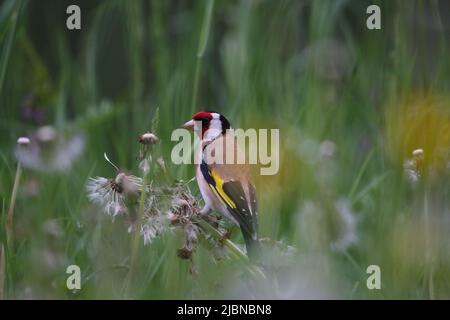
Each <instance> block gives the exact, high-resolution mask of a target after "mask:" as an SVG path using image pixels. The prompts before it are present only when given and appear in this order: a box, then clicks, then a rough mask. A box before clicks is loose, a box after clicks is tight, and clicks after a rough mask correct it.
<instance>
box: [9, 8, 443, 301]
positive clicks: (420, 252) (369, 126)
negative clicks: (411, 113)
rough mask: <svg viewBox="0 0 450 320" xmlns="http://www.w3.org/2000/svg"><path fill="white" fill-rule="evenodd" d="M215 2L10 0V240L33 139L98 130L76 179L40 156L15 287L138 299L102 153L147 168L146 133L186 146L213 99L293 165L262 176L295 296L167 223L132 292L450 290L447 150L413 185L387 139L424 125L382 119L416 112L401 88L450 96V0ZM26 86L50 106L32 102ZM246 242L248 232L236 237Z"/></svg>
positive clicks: (178, 173) (180, 170)
mask: <svg viewBox="0 0 450 320" xmlns="http://www.w3.org/2000/svg"><path fill="white" fill-rule="evenodd" d="M208 3H211V2H210V1H207V0H202V1H156V0H154V1H141V0H132V1H119V0H102V1H100V0H97V1H88V0H84V1H65V0H64V1H56V0H43V1H26V0H25V1H20V0H4V1H3V2H2V3H1V4H0V45H1V48H0V50H1V51H0V54H1V56H0V57H1V59H0V163H1V164H0V204H1V213H2V215H1V217H2V218H1V220H0V221H1V228H0V242H2V243H3V244H5V240H6V235H5V230H4V228H3V226H4V225H5V216H6V212H7V209H8V207H9V204H10V199H11V190H12V187H13V182H14V175H15V169H16V165H17V160H16V158H15V156H14V149H15V145H16V141H17V138H18V137H19V136H23V135H30V134H31V133H32V132H34V131H35V130H36V129H37V128H38V127H39V126H42V125H52V126H54V127H55V128H57V130H60V131H63V132H65V133H67V134H72V133H83V134H84V139H85V142H86V146H85V149H84V153H83V155H82V157H80V158H79V159H77V160H76V161H75V162H74V163H73V166H72V168H71V170H67V171H66V172H64V173H63V174H61V173H41V172H36V171H33V170H27V169H26V168H25V169H24V172H23V176H22V179H21V185H20V188H19V194H18V199H17V203H16V208H15V212H14V225H15V226H14V230H15V241H14V247H13V248H10V249H8V250H6V254H5V257H3V261H4V262H5V266H6V267H5V271H4V272H3V273H2V272H0V273H2V274H0V277H3V278H4V280H5V291H4V292H5V293H4V294H5V297H8V298H63V299H64V298H69V299H72V298H81V299H98V298H124V296H123V295H122V290H121V289H122V285H123V282H124V279H125V277H126V274H127V268H128V266H129V258H130V247H131V236H130V235H129V234H128V233H127V230H126V225H125V223H124V221H125V220H126V218H117V219H116V220H115V222H114V223H111V221H110V219H109V218H108V217H105V216H104V215H103V214H102V213H101V212H100V210H99V208H97V207H95V206H94V205H92V204H90V203H88V201H87V199H86V192H85V187H84V186H85V183H86V180H87V178H88V177H89V176H92V175H103V176H106V177H110V176H113V175H114V170H113V169H112V168H111V166H110V165H108V164H107V163H106V162H105V161H104V160H103V153H104V152H106V153H107V154H108V156H109V157H110V158H111V159H113V161H114V162H115V163H116V164H117V165H118V166H119V167H121V168H123V169H126V170H130V171H134V172H138V171H137V161H136V156H137V154H138V149H139V144H138V143H137V136H138V135H139V134H141V133H143V132H145V131H147V130H150V129H152V130H154V131H155V132H156V134H157V135H158V136H159V137H160V148H161V150H160V151H158V152H160V153H161V154H162V155H164V156H165V158H166V159H170V151H171V148H172V146H173V142H171V141H170V134H171V132H172V130H173V129H174V128H177V127H178V126H180V125H181V124H182V123H184V122H185V121H186V120H187V119H189V118H190V117H191V115H192V114H193V113H194V112H195V111H199V110H205V109H206V110H210V109H213V110H217V111H219V112H222V113H224V114H225V115H226V116H227V118H228V119H230V121H231V122H232V124H233V126H234V127H242V128H249V127H256V128H280V137H281V140H282V141H281V149H280V150H281V153H280V161H281V164H280V172H279V173H278V174H277V175H275V176H263V177H256V182H257V190H258V196H259V202H260V204H259V206H260V233H261V236H262V237H267V238H270V239H274V240H283V241H285V242H286V243H288V244H290V245H292V246H294V247H296V249H297V254H296V255H295V257H291V258H289V259H292V260H289V261H290V262H289V265H288V267H287V268H288V269H287V270H288V272H287V273H286V275H287V277H288V278H287V279H279V281H280V283H279V291H280V292H275V291H273V290H272V289H271V288H269V287H267V288H263V289H262V290H260V291H257V292H253V294H251V290H249V291H250V293H248V290H247V291H246V290H244V289H243V288H241V286H239V281H240V279H242V278H245V274H244V273H243V272H244V271H243V270H241V268H240V266H239V265H238V264H234V263H232V262H230V261H227V260H223V261H219V262H218V263H216V262H213V261H212V259H211V257H210V253H209V251H208V249H207V248H203V247H201V248H200V249H199V250H198V252H197V253H196V255H195V257H194V266H195V269H196V273H195V274H191V273H190V272H189V269H190V268H191V266H190V264H189V263H188V262H186V261H183V260H180V259H179V258H178V257H177V256H176V248H178V247H179V246H180V241H181V240H180V238H179V237H178V238H177V237H171V236H164V237H162V238H161V239H159V240H157V241H155V242H154V243H152V244H151V245H150V246H146V247H144V246H143V243H141V246H140V247H139V257H138V262H137V263H138V265H137V268H136V274H135V276H134V279H135V282H134V283H133V286H132V290H131V291H132V294H131V296H129V297H131V298H146V299H172V298H239V297H253V296H256V297H269V298H270V297H281V298H328V297H337V298H345V299H350V298H374V299H382V298H410V299H422V298H449V297H450V278H449V277H448V274H449V272H450V251H449V249H450V247H449V244H448V233H449V229H450V219H449V217H450V208H449V204H450V202H449V195H450V194H449V184H448V178H449V174H448V171H449V169H448V164H447V167H445V166H444V167H445V168H446V169H444V171H443V172H439V174H437V175H436V176H437V177H436V178H434V179H431V178H430V179H429V180H426V181H421V182H420V183H419V186H412V185H411V183H409V182H408V180H407V179H405V176H404V170H403V160H406V159H402V158H400V159H399V157H397V156H393V155H392V154H391V150H392V148H396V146H397V145H394V146H392V145H390V144H389V143H390V141H391V139H392V137H391V136H389V134H392V132H395V134H396V135H397V136H396V139H395V141H398V143H399V144H401V143H402V141H403V139H402V134H404V135H405V136H408V135H410V132H398V131H395V130H394V131H392V130H386V123H388V124H389V126H390V127H389V126H388V127H389V128H392V127H395V126H396V125H395V124H396V121H399V122H400V121H401V120H402V116H403V115H402V113H400V112H397V113H395V112H393V113H390V112H387V111H389V110H390V109H389V108H395V106H396V105H397V104H401V103H400V101H404V100H403V99H404V98H405V97H411V96H416V95H417V96H422V95H425V96H436V97H445V96H446V95H448V94H449V93H448V88H449V87H450V59H449V50H448V49H449V48H448V39H449V35H450V32H449V30H450V16H449V12H450V11H449V10H448V9H449V5H450V3H448V2H446V1H420V0H417V1H409V0H397V1H388V0H386V1H380V0H379V1H368V0H367V1H366V0H362V1H359V0H358V1H349V0H333V1H332V0H317V1H309V0H304V1H302V0H295V1H294V0H292V1H290V0H283V1H269V0H247V1H246V0H242V1H219V0H216V1H215V3H214V5H213V6H211V10H212V11H211V21H210V25H209V27H207V26H205V20H207V19H205V12H207V10H208V9H207V7H208ZM372 3H375V4H378V5H379V6H380V8H381V12H382V30H368V29H367V28H366V18H367V14H366V8H367V6H368V5H369V4H372ZM70 4H77V5H79V6H80V8H81V12H82V29H81V30H73V31H69V30H67V29H66V23H65V21H66V18H67V14H66V13H65V11H66V10H65V9H66V7H67V6H68V5H70ZM205 28H207V30H205ZM207 31H209V32H207ZM202 34H206V36H207V39H208V41H207V44H206V47H205V49H204V52H203V50H202V47H203V44H204V43H203V42H201V35H202ZM202 52H203V55H202V56H201V59H200V58H199V57H198V53H202ZM196 70H197V71H196ZM197 72H198V73H197ZM196 74H197V75H196ZM197 77H198V86H197V94H196V95H197V96H195V93H194V90H195V86H196V85H195V83H197V81H196V79H197ZM26 97H33V99H32V106H33V108H34V109H33V110H35V113H36V114H37V113H39V112H40V113H39V114H41V115H42V117H37V116H36V115H35V113H32V114H33V115H35V116H34V117H33V116H32V117H30V116H26V115H25V114H24V112H25V111H24V110H25V109H26V107H27V105H26V101H27V100H26ZM418 101H419V104H420V101H421V100H420V99H419V100H418ZM442 101H443V102H440V103H439V110H440V111H439V112H441V113H439V116H438V117H439V118H441V119H443V121H442V124H441V125H442V126H443V128H442V130H443V131H444V132H445V131H446V130H447V132H448V126H449V120H448V114H449V107H450V106H449V105H448V102H447V101H448V100H445V99H443V100H442ZM402 107H403V105H402ZM36 110H37V111H36ZM156 110H159V112H158V113H157V112H156ZM401 110H402V112H403V109H401ZM419 110H420V106H419ZM404 112H408V108H406V111H404ZM156 114H158V117H159V120H158V121H155V122H157V125H153V126H152V119H153V118H154V117H155V115H156ZM418 115H419V116H420V112H419V113H418ZM400 127H401V128H408V126H400ZM435 129H436V128H435V127H434V126H433V124H432V123H428V124H426V123H425V124H423V126H422V127H420V130H421V132H419V133H417V132H416V134H418V135H421V134H422V133H423V134H424V135H425V136H429V137H433V139H434V140H433V143H439V141H441V140H440V139H439V137H440V136H439V134H438V133H437V132H436V131H435ZM440 132H442V131H440ZM408 141H409V144H408V147H411V141H410V140H408ZM448 141H449V140H448V139H447V140H446V139H442V144H443V145H442V148H444V149H445V148H447V149H446V150H449V148H450V146H449V145H448ZM396 143H397V142H396ZM422 143H423V144H425V145H417V146H413V147H414V148H423V149H424V151H425V155H426V154H427V145H426V144H427V140H426V139H425V142H423V141H422ZM412 144H414V143H412ZM387 146H389V148H388V147H387ZM397 147H398V148H399V150H400V149H402V146H400V145H398V146H397ZM402 150H403V149H402ZM412 151H413V150H409V149H408V150H407V152H412ZM447 155H448V154H447ZM446 161H448V157H447V159H446ZM166 165H167V166H168V168H169V171H170V172H171V175H172V176H173V177H174V178H177V179H183V180H188V179H190V178H191V177H192V176H193V175H194V171H193V167H192V166H175V165H173V164H171V163H170V161H166ZM430 170H433V169H430ZM339 201H341V202H339ZM336 203H346V205H345V206H346V207H345V209H342V208H341V209H339V208H340V207H339V206H338V205H336ZM339 210H341V211H339ZM342 210H344V211H345V210H349V211H350V212H349V213H348V214H349V215H351V216H352V217H353V218H350V219H354V222H355V230H354V232H355V235H356V241H353V243H352V244H351V245H350V246H349V247H348V248H345V249H343V250H336V249H333V246H332V245H331V243H333V241H335V240H336V239H335V238H336V237H339V236H340V232H341V233H342V232H347V231H348V230H346V229H345V228H344V229H343V230H341V229H342V228H340V225H339V223H338V222H336V221H337V219H338V218H339V214H342ZM339 212H341V213H339ZM425 213H426V214H425ZM348 232H350V231H348ZM233 239H234V240H236V241H237V242H240V241H241V239H240V236H239V235H237V234H236V235H234V236H233ZM274 259H275V258H274ZM70 264H77V265H79V266H80V268H81V270H82V277H83V278H82V290H80V291H77V292H70V291H69V290H67V288H66V286H65V284H66V277H67V274H66V273H65V270H66V267H67V266H68V265H70ZM372 264H375V265H379V266H380V268H381V272H382V289H381V290H368V289H367V287H366V279H367V277H368V275H367V274H366V268H367V266H369V265H372ZM1 270H2V268H1V267H0V271H1ZM0 283H1V282H0Z"/></svg>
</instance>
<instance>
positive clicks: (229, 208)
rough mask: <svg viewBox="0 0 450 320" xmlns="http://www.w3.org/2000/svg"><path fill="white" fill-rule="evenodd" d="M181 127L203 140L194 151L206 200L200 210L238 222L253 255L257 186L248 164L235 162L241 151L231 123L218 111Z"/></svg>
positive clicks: (201, 116)
mask: <svg viewBox="0 0 450 320" xmlns="http://www.w3.org/2000/svg"><path fill="white" fill-rule="evenodd" d="M200 126H201V130H199V129H200ZM182 127H183V128H186V129H190V130H195V131H197V133H198V135H199V138H200V141H201V143H200V144H199V146H198V148H197V150H196V154H195V157H196V161H195V163H196V173H195V175H196V179H197V183H198V186H199V189H200V192H201V194H202V197H203V200H204V202H205V206H204V207H203V209H202V210H201V213H202V214H207V213H209V212H210V211H211V210H215V211H218V212H219V213H221V214H223V215H224V216H225V217H226V218H228V219H229V220H231V221H232V222H233V223H235V224H236V225H238V226H239V227H240V229H241V232H242V235H243V238H244V241H245V245H246V247H247V253H248V255H249V256H250V257H253V256H254V255H255V254H256V251H257V250H258V248H259V242H258V219H257V216H258V213H257V201H256V189H255V186H254V184H253V182H252V177H251V174H250V170H249V166H248V165H246V164H237V163H236V162H237V161H236V159H237V155H238V152H241V151H240V149H239V147H238V146H237V140H236V137H235V136H234V135H233V133H232V132H230V130H228V129H231V127H230V123H229V122H228V120H227V119H226V118H225V117H224V116H223V115H221V114H219V113H217V112H198V113H196V114H195V115H194V116H193V117H192V119H191V120H190V121H188V122H186V123H185V124H184V125H183V126H182ZM227 141H228V143H227ZM229 142H232V143H229ZM230 152H233V154H232V155H230V154H229V153H230ZM227 155H228V158H227ZM230 160H231V161H230ZM230 162H231V163H230Z"/></svg>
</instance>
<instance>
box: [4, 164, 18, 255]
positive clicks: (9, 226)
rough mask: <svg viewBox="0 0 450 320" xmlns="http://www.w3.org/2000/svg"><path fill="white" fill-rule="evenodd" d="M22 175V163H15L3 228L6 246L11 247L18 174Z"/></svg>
mask: <svg viewBox="0 0 450 320" xmlns="http://www.w3.org/2000/svg"><path fill="white" fill-rule="evenodd" d="M21 175H22V165H21V164H20V162H18V163H17V170H16V176H15V178H14V185H13V190H12V194H11V201H10V203H9V208H8V213H7V216H6V223H5V229H6V242H7V246H8V248H12V241H13V215H14V208H15V205H16V198H17V191H18V189H19V182H20V176H21Z"/></svg>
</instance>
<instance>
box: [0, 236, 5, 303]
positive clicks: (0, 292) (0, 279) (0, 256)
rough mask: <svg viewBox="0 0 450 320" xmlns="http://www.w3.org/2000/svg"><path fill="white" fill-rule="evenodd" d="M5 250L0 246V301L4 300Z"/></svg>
mask: <svg viewBox="0 0 450 320" xmlns="http://www.w3.org/2000/svg"><path fill="white" fill-rule="evenodd" d="M5 259H6V258H5V248H4V246H3V243H2V244H0V300H3V299H5V278H6V273H5Z"/></svg>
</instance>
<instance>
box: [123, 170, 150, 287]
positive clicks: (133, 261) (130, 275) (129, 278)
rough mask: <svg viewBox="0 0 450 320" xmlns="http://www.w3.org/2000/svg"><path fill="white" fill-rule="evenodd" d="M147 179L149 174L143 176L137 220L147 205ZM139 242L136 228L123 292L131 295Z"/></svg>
mask: <svg viewBox="0 0 450 320" xmlns="http://www.w3.org/2000/svg"><path fill="white" fill-rule="evenodd" d="M147 179H148V174H145V173H144V175H143V178H142V190H141V195H140V199H139V209H138V214H137V221H139V220H140V219H141V217H142V216H143V215H144V206H145V199H146V197H147ZM139 242H140V234H139V230H135V231H134V233H133V239H132V240H131V258H130V269H129V270H128V274H127V277H126V280H125V286H124V290H123V292H124V293H125V294H126V295H127V296H129V290H130V288H131V284H132V282H133V275H134V273H135V271H136V261H137V256H138V251H139Z"/></svg>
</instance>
